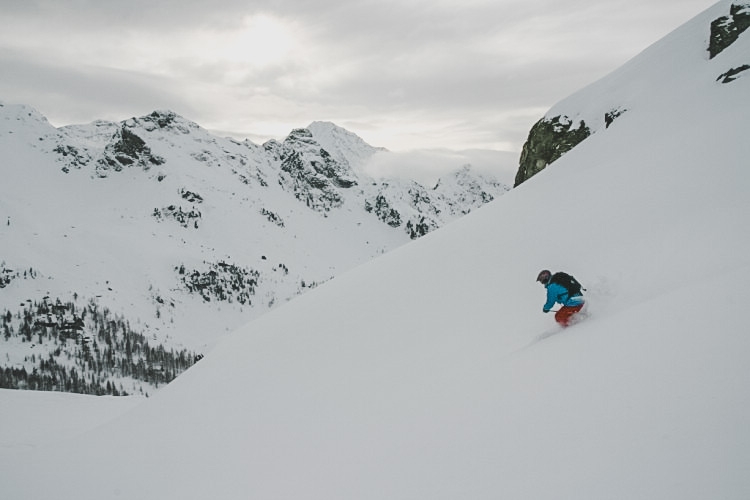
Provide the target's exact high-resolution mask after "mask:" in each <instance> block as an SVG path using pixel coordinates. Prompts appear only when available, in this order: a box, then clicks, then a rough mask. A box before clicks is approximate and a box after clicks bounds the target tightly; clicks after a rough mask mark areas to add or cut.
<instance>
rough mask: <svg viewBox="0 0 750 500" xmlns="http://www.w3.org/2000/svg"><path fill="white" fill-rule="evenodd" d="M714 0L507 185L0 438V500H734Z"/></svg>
mask: <svg viewBox="0 0 750 500" xmlns="http://www.w3.org/2000/svg"><path fill="white" fill-rule="evenodd" d="M729 4H730V2H728V1H723V2H720V3H719V4H717V6H715V7H712V8H711V9H709V10H708V11H706V12H705V13H703V14H701V15H699V16H698V17H697V18H695V19H694V20H693V21H691V22H689V23H687V24H686V25H684V26H683V27H681V28H679V29H678V30H677V31H675V32H674V33H672V34H671V35H669V36H668V37H667V38H665V39H664V40H662V41H661V42H659V43H658V44H657V46H656V47H654V48H652V49H650V50H648V51H646V52H644V53H643V54H642V55H641V56H639V57H638V58H636V60H633V61H631V62H630V63H629V66H630V67H631V68H632V67H634V66H638V67H639V71H638V72H637V75H638V76H639V78H640V79H641V80H642V81H643V82H645V83H647V84H648V87H649V92H647V93H645V94H642V95H648V96H649V98H648V99H645V98H643V100H641V99H640V97H639V94H637V93H632V94H629V95H630V96H631V97H632V98H633V101H632V103H630V104H629V111H628V112H627V113H625V114H624V115H622V116H621V117H620V118H618V119H617V120H616V121H615V123H614V124H613V125H612V126H610V127H609V128H608V129H606V130H600V131H598V132H597V133H595V134H594V135H592V136H591V137H590V138H588V139H587V140H586V141H584V142H583V143H581V144H580V145H579V146H577V147H576V148H575V149H573V150H572V151H570V152H569V153H567V154H566V155H564V156H563V157H562V158H561V159H560V160H558V161H557V162H555V163H554V164H553V165H552V166H551V167H549V168H548V169H546V170H545V171H543V172H542V173H540V174H538V175H537V176H535V177H534V178H533V179H531V180H529V181H527V182H525V183H524V184H523V185H521V186H520V187H519V188H517V189H515V190H513V191H511V192H510V193H508V194H507V195H505V196H503V197H501V198H499V199H498V200H496V201H494V202H492V203H491V204H489V205H487V206H486V207H485V208H483V209H482V210H478V211H476V212H473V213H471V214H469V215H468V216H466V217H464V218H462V219H460V220H459V221H457V222H454V223H451V224H449V225H448V226H446V227H444V228H442V229H441V230H439V231H436V232H434V233H431V234H429V235H427V236H426V237H424V238H421V239H419V240H417V241H416V242H414V243H413V244H410V245H406V246H403V247H401V248H399V249H397V250H395V251H393V252H390V253H388V254H385V255H384V256H382V257H379V258H378V259H376V260H374V261H372V262H369V263H367V264H364V265H362V266H360V267H357V268H356V269H354V270H353V271H350V272H347V273H345V274H343V275H340V276H338V277H337V278H336V279H335V280H332V281H330V282H328V283H326V284H325V285H323V286H320V287H318V288H317V289H315V290H313V291H312V292H310V293H307V294H305V295H303V296H300V297H298V298H296V299H294V300H293V301H291V302H289V303H288V304H285V305H284V306H283V307H279V308H276V309H274V310H273V311H271V312H270V313H268V314H265V315H263V316H261V317H260V318H258V319H256V320H255V321H253V322H252V323H250V324H248V325H247V326H246V327H244V328H240V329H239V330H237V331H236V332H234V333H233V334H232V335H230V336H229V337H228V338H226V339H224V340H223V341H222V342H221V343H220V344H219V345H218V346H217V347H216V348H215V349H214V350H213V351H211V352H210V353H209V354H208V355H207V356H206V358H205V359H203V360H202V361H201V362H199V363H198V364H196V365H195V366H194V367H192V368H191V369H190V370H188V371H187V372H186V373H185V374H183V375H182V376H180V377H179V378H178V379H177V380H176V381H175V382H173V383H172V384H170V385H169V386H167V387H166V388H164V389H163V390H161V391H159V392H158V393H157V394H156V395H155V396H154V397H152V398H149V399H147V400H142V403H141V404H138V405H136V406H135V407H134V408H133V409H132V410H130V411H128V412H126V413H123V414H122V415H121V416H120V417H119V418H116V419H114V420H111V421H110V422H109V423H107V424H106V425H101V426H98V427H96V428H92V429H90V430H88V431H87V432H83V431H84V429H81V434H79V435H77V436H76V437H75V438H74V439H69V440H57V441H55V442H53V443H51V444H49V445H48V446H42V445H39V446H34V447H32V448H31V449H29V450H19V449H18V447H14V446H10V447H9V446H8V445H7V442H3V443H0V491H1V492H2V496H3V498H13V499H24V498H27V499H31V498H63V499H67V498H71V499H72V498H75V499H84V500H85V499H97V500H99V499H109V498H129V499H131V498H133V499H134V498H138V499H165V498H180V499H206V498H215V499H235V498H236V499H240V498H242V499H247V498H253V499H310V500H312V499H326V500H332V499H336V500H338V499H347V500H348V499H358V500H369V499H384V498H389V499H427V498H429V499H433V500H434V499H459V498H467V499H493V500H495V499H498V498H512V499H598V500H601V499H639V500H644V499H654V500H656V499H659V500H663V499H681V500H691V499H695V500H699V499H700V500H704V499H707V498H711V499H719V498H720V499H723V500H741V499H747V498H750V474H748V471H750V426H748V422H750V391H748V387H750V363H748V356H749V355H750V335H749V334H748V332H750V328H748V320H747V319H746V318H747V314H746V312H745V304H744V303H745V302H746V301H745V300H744V299H745V298H746V297H747V293H746V287H747V283H748V281H750V253H749V252H748V248H749V244H750V198H749V197H748V188H749V187H750V173H749V172H748V169H747V162H748V158H750V141H748V140H747V131H748V130H750V109H749V108H750V106H748V102H749V101H748V96H749V95H750V79H749V78H747V77H743V78H738V79H737V80H735V81H734V82H731V83H729V84H721V83H718V82H716V80H715V78H716V77H717V76H718V75H719V74H721V73H723V72H725V71H726V70H727V69H729V68H731V67H736V66H738V64H737V62H738V61H742V62H745V63H746V62H750V61H747V54H748V53H750V43H749V42H750V38H748V34H744V35H742V36H741V37H740V39H739V40H738V41H737V42H736V43H735V44H734V45H733V46H731V47H730V48H729V49H727V50H726V51H725V52H724V53H722V54H720V55H719V56H718V57H716V58H714V59H713V60H710V61H709V60H708V58H707V53H706V51H705V50H704V49H705V47H706V46H707V26H708V23H709V22H710V21H711V20H712V19H714V18H715V17H718V15H723V14H725V13H726V12H728V9H729ZM667 56H668V57H669V60H670V61H673V62H674V61H681V62H680V64H676V63H674V64H673V63H670V65H671V66H672V67H673V71H674V72H676V73H677V74H673V75H672V76H673V77H674V78H669V79H662V78H658V77H654V78H653V79H650V77H649V75H658V74H659V73H660V71H661V70H660V69H659V68H662V67H663V66H662V65H663V64H664V62H665V57H667ZM616 74H619V75H620V78H621V79H622V81H621V82H620V85H615V83H616V82H615V81H613V80H612V78H614V76H612V77H610V79H609V80H607V79H605V80H607V86H609V88H622V86H627V85H629V84H630V80H628V78H629V76H628V75H631V73H630V72H624V71H621V72H619V73H617V72H616ZM596 88H597V86H596V85H595V86H592V87H590V89H596ZM592 92H593V93H592V95H591V96H590V97H589V98H590V99H592V100H593V101H595V100H596V99H604V98H605V97H606V98H608V96H607V95H604V96H603V95H602V94H600V93H598V92H595V91H593V90H592ZM575 99H576V101H577V102H580V103H585V102H587V99H588V98H587V97H586V95H585V94H584V93H581V94H579V95H576V96H575ZM568 104H570V103H567V104H565V105H566V106H567V105H568ZM599 104H601V105H602V106H605V104H604V103H601V102H600V103H599ZM568 109H572V108H568ZM541 268H551V269H553V270H565V271H568V272H571V273H573V274H575V275H576V277H578V278H579V279H580V280H581V281H582V282H583V283H584V286H586V287H587V289H588V292H587V295H586V296H587V299H588V305H587V308H588V318H587V319H586V320H585V321H583V322H581V323H579V324H577V325H575V326H573V327H570V328H568V329H566V330H561V329H559V328H558V327H556V326H553V323H554V321H553V320H552V318H551V317H550V316H549V315H544V314H542V313H541V306H542V303H543V301H544V293H543V292H544V291H543V289H542V288H541V287H539V285H538V284H536V283H534V277H535V276H536V273H537V272H538V271H539V270H540V269H541ZM8 396H9V394H8V392H7V391H0V401H2V402H0V408H2V407H4V406H5V405H6V404H7V403H6V402H7V401H9V400H8ZM38 397H39V398H48V397H50V396H47V395H39V396H38ZM35 398H36V396H35ZM85 400H86V399H85V398H84V399H81V398H80V397H72V396H71V397H70V399H69V400H66V401H61V400H60V397H59V396H56V397H55V398H54V399H50V400H49V401H48V407H49V412H50V413H49V415H50V419H54V418H55V417H54V415H55V412H56V411H58V410H57V409H58V408H66V407H67V408H69V407H72V406H74V405H81V401H85ZM104 401H105V402H106V401H107V400H104ZM43 403H44V401H41V402H39V404H35V405H33V406H32V405H29V407H28V410H29V412H30V413H31V412H32V411H39V405H40V404H43ZM12 404H24V403H23V402H18V401H14V402H13V403H12ZM103 404H104V403H103ZM81 409H82V410H83V406H82V408H81ZM0 415H4V413H1V412H0ZM12 415H13V416H14V417H15V418H18V419H21V420H23V416H22V411H21V409H16V410H15V411H14V412H12ZM8 424H9V423H8V422H7V421H3V422H0V426H6V425H8ZM20 425H34V424H32V423H28V424H26V423H23V424H20Z"/></svg>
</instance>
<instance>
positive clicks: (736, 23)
mask: <svg viewBox="0 0 750 500" xmlns="http://www.w3.org/2000/svg"><path fill="white" fill-rule="evenodd" d="M748 27H750V2H735V3H733V4H732V5H731V7H730V8H729V15H728V16H722V17H720V18H718V19H716V20H714V21H713V22H712V23H711V38H710V41H709V44H708V52H709V55H710V57H711V59H713V58H714V57H715V56H716V55H718V54H719V53H721V51H723V50H724V49H726V48H727V47H729V46H730V45H732V44H733V43H734V42H735V41H736V40H737V38H738V37H739V36H740V34H742V32H743V31H745V30H746V29H747V28H748Z"/></svg>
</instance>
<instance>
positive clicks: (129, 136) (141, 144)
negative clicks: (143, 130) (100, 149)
mask: <svg viewBox="0 0 750 500" xmlns="http://www.w3.org/2000/svg"><path fill="white" fill-rule="evenodd" d="M162 163H164V159H163V158H161V157H159V156H156V155H154V154H152V153H151V148H150V147H148V146H147V145H146V141H144V140H143V139H141V138H140V137H139V136H138V135H136V134H135V133H134V132H132V131H131V130H130V128H129V127H127V126H126V125H123V126H122V127H121V128H120V129H118V131H117V132H116V133H115V135H114V136H113V137H112V141H111V142H110V143H109V144H108V145H107V147H106V148H105V149H104V157H103V158H102V159H100V160H99V162H98V164H97V166H96V173H97V175H99V176H100V177H106V176H107V172H108V171H109V170H114V171H116V172H119V171H121V170H122V169H123V168H125V167H140V168H142V169H143V170H148V169H150V168H151V167H152V166H155V165H161V164H162Z"/></svg>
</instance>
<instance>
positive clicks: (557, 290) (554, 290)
mask: <svg viewBox="0 0 750 500" xmlns="http://www.w3.org/2000/svg"><path fill="white" fill-rule="evenodd" d="M545 288H546V289H547V302H545V303H544V307H542V310H543V311H544V312H549V311H550V309H552V307H553V306H554V305H555V303H559V304H562V305H563V306H567V307H575V306H580V305H582V304H583V303H584V300H583V295H581V294H580V293H579V294H577V295H573V296H572V297H568V290H567V289H566V288H565V287H564V286H562V285H558V284H557V283H550V284H548V285H546V286H545Z"/></svg>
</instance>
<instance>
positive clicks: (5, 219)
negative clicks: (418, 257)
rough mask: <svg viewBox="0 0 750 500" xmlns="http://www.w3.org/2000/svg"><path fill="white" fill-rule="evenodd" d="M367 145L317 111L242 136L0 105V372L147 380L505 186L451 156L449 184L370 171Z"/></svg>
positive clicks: (171, 119) (28, 381)
mask: <svg viewBox="0 0 750 500" xmlns="http://www.w3.org/2000/svg"><path fill="white" fill-rule="evenodd" d="M379 151H381V152H382V150H381V149H378V148H374V147H371V146H369V145H367V144H366V143H365V142H364V141H363V140H362V139H361V138H359V137H358V136H356V135H355V134H352V133H351V132H348V131H346V130H344V129H342V128H340V127H337V126H336V125H334V124H330V123H313V124H312V125H311V126H310V128H309V129H308V128H301V129H296V130H293V131H292V132H291V133H290V134H289V136H288V137H286V138H285V139H284V140H283V141H268V142H267V143H265V144H263V145H257V144H253V143H251V142H249V141H244V142H240V141H236V140H231V139H223V138H219V137H216V136H213V135H212V134H210V133H209V132H208V131H206V130H205V129H203V128H202V127H200V126H199V125H198V124H196V123H194V122H192V121H190V120H188V119H186V118H184V117H182V116H180V115H178V114H176V113H174V112H173V111H169V110H161V111H154V112H153V113H151V114H148V115H146V116H141V117H134V118H131V119H128V120H125V121H122V122H119V123H114V122H106V121H96V122H94V123H91V124H88V125H74V126H67V127H61V128H55V127H53V126H51V125H50V124H49V123H48V122H47V120H46V119H45V118H44V117H43V116H42V115H41V114H39V113H38V112H36V111H35V110H33V109H31V108H29V107H27V106H22V105H9V104H0V155H2V157H3V158H5V161H4V163H3V182H2V183H0V219H1V220H2V225H0V237H1V238H2V241H3V251H2V254H1V255H0V277H2V278H1V279H0V297H2V307H1V308H0V313H2V316H3V318H7V320H6V321H4V322H3V323H4V326H5V328H6V331H7V332H9V333H8V334H7V335H5V336H4V337H0V342H2V344H0V345H2V346H3V351H4V352H7V353H8V355H7V356H6V358H5V359H3V360H0V368H4V369H5V372H6V374H8V376H7V380H5V381H4V382H3V386H5V387H19V388H30V389H39V388H44V389H51V390H72V391H75V392H95V393H102V392H105V393H109V394H112V393H133V392H140V391H142V390H143V391H147V390H149V389H153V387H152V386H153V385H158V384H160V383H164V382H166V381H169V380H171V379H172V378H173V377H174V375H175V374H176V373H177V372H179V371H181V370H183V369H184V368H185V367H186V365H187V366H189V364H190V362H187V361H184V360H183V361H179V358H184V359H185V360H192V359H194V358H196V357H198V355H199V354H201V353H204V352H207V351H208V350H209V349H210V347H211V346H212V345H213V343H214V342H215V341H216V340H217V339H218V338H220V337H221V336H223V335H224V334H226V333H227V331H231V330H233V329H235V328H236V327H238V326H240V325H241V324H243V323H245V322H247V321H249V320H250V319H252V318H254V317H257V316H258V315H260V314H262V313H264V312H266V311H268V310H269V309H271V308H273V307H275V306H278V305H279V304H282V303H284V302H286V301H288V300H289V299H291V298H293V297H296V296H297V295H299V294H301V293H303V292H304V291H307V290H310V289H312V288H314V287H316V286H317V285H319V284H321V283H323V282H325V281H328V280H329V279H331V278H332V277H334V276H336V275H338V274H340V273H341V272H343V271H345V270H348V269H351V268H352V267H355V266H357V265H359V264H362V263H363V262H365V261H367V260H369V259H372V258H373V257H376V256H379V255H381V254H383V253H385V252H387V251H389V250H392V249H394V248H396V247H398V246H400V245H402V244H405V243H407V242H409V241H410V240H411V239H414V238H417V237H419V236H422V235H424V234H426V233H428V232H430V231H432V230H434V229H437V228H438V227H441V226H442V225H444V224H445V223H447V222H449V221H452V220H454V219H456V218H458V217H460V216H462V215H464V214H466V213H468V212H470V211H472V210H474V209H477V208H479V207H481V206H482V205H484V204H485V203H487V202H488V201H490V200H492V199H494V198H495V197H497V196H499V195H501V194H503V193H504V192H506V191H507V190H508V188H507V187H506V186H504V185H502V184H501V183H499V182H497V181H496V180H494V179H489V178H487V177H485V176H480V175H474V174H473V173H472V172H471V171H470V172H469V173H468V174H466V173H465V171H464V170H461V173H460V175H461V176H462V178H463V177H464V176H466V175H468V177H469V179H468V180H467V181H466V182H464V183H455V182H453V181H450V182H449V184H450V185H451V186H453V188H452V189H449V190H445V189H440V190H435V189H431V188H427V187H424V186H422V185H420V184H418V183H416V182H411V181H405V180H397V179H374V178H371V177H368V176H366V175H365V174H364V173H363V172H362V169H361V167H362V165H363V163H364V162H365V161H366V160H367V159H368V157H369V156H371V155H372V154H375V153H376V152H379ZM456 167H457V168H458V167H459V165H457V166H456ZM110 321H115V322H116V323H117V324H118V325H119V326H118V328H117V329H116V332H117V334H116V335H115V334H113V333H112V332H110V331H109V330H110V329H109V328H107V329H104V330H102V329H101V328H100V324H102V323H107V322H110ZM21 332H25V333H21ZM146 340H148V345H147V346H146ZM128 344H137V345H141V346H144V347H143V352H137V353H136V355H133V356H130V355H126V354H123V352H124V351H125V349H123V348H122V347H123V346H126V345H128ZM104 345H106V346H107V349H110V348H111V349H113V350H114V351H118V353H117V354H114V353H112V354H107V352H108V351H106V350H105V349H104ZM29 349H31V351H29ZM155 349H156V350H158V349H162V350H163V351H164V352H165V353H166V354H164V355H161V354H159V355H158V356H157V357H158V358H159V359H156V358H154V356H156V355H155V354H154V353H152V352H151V351H152V350H155ZM171 349H177V351H175V353H174V354H170V350H171ZM183 350H184V352H183ZM160 352H161V351H160ZM50 356H52V358H50ZM106 356H110V358H113V359H112V360H110V361H107V363H106V365H105V364H104V362H103V361H102V360H103V359H104V358H105V357H106ZM68 357H70V358H72V359H76V360H77V362H78V365H79V368H77V369H76V373H75V374H74V373H73V371H72V370H73V368H72V367H71V366H69V365H68V364H67V362H64V360H66V359H67V358H68ZM115 357H116V358H117V359H116V360H115V359H114V358H115ZM121 357H122V359H121ZM162 358H163V359H162ZM173 364H175V365H176V364H179V365H180V366H179V367H177V366H172V365H173ZM165 367H170V368H168V369H167V368H165ZM81 371H83V372H84V373H85V374H87V375H86V378H87V380H88V375H90V374H92V373H96V376H95V381H94V382H93V383H91V382H90V381H87V382H86V384H79V383H77V382H75V380H77V377H79V376H81ZM165 372H166V373H165ZM32 374H34V375H32ZM123 374H124V375H125V376H124V377H122V376H121V375H123ZM74 375H75V376H74ZM162 375H163V376H162ZM133 376H136V379H138V380H137V381H133V380H132V377H133ZM143 379H147V380H149V381H151V382H152V383H151V384H150V385H149V384H147V385H146V386H144V385H143V384H142V383H143V382H144V380H143Z"/></svg>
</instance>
